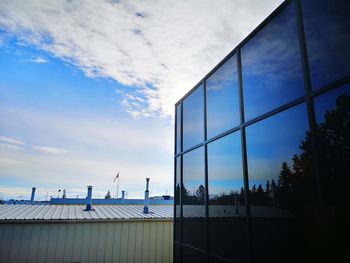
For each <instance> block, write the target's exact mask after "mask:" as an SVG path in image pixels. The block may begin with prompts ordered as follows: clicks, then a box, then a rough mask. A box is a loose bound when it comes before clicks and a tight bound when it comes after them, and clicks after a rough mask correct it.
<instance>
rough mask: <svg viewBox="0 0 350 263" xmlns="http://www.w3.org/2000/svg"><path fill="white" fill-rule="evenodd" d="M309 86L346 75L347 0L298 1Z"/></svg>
mask: <svg viewBox="0 0 350 263" xmlns="http://www.w3.org/2000/svg"><path fill="white" fill-rule="evenodd" d="M302 8H303V16H304V29H305V37H306V44H307V52H308V57H309V66H310V74H311V82H312V87H313V88H314V89H317V88H320V87H323V86H325V85H327V84H329V83H331V82H333V81H336V80H339V79H341V78H344V77H346V76H347V75H349V74H350V63H349V61H350V49H349V44H350V19H349V17H350V1H348V0H307V1H302Z"/></svg>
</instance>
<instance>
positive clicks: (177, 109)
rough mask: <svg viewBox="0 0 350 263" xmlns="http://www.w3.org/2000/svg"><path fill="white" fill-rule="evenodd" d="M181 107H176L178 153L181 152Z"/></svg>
mask: <svg viewBox="0 0 350 263" xmlns="http://www.w3.org/2000/svg"><path fill="white" fill-rule="evenodd" d="M181 105H182V104H181V103H180V104H179V105H177V106H176V153H180V152H181Z"/></svg>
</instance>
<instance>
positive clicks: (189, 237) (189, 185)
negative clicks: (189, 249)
mask: <svg viewBox="0 0 350 263" xmlns="http://www.w3.org/2000/svg"><path fill="white" fill-rule="evenodd" d="M204 186H205V182H204V147H200V148H198V149H195V150H192V151H190V152H188V153H186V154H184V155H183V186H182V199H181V201H182V204H183V208H182V209H183V211H182V213H183V221H182V222H183V232H182V235H183V242H184V243H187V244H189V245H192V246H195V247H198V248H201V249H205V247H206V231H205V229H206V227H205V194H206V190H205V187H204Z"/></svg>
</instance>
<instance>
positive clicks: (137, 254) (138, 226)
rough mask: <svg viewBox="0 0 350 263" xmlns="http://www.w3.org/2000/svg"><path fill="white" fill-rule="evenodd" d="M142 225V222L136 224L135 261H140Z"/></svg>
mask: <svg viewBox="0 0 350 263" xmlns="http://www.w3.org/2000/svg"><path fill="white" fill-rule="evenodd" d="M143 226H144V223H137V224H136V240H137V242H136V244H135V251H134V252H135V262H141V261H142V245H143V243H142V239H143Z"/></svg>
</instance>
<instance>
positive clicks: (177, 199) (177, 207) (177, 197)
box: [175, 156, 181, 241]
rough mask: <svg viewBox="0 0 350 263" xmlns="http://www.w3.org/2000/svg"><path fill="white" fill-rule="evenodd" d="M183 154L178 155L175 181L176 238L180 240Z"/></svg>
mask: <svg viewBox="0 0 350 263" xmlns="http://www.w3.org/2000/svg"><path fill="white" fill-rule="evenodd" d="M180 185H181V156H178V157H176V182H175V240H176V241H180V240H181V237H180V233H181V228H180V217H181V206H180V194H181V188H180Z"/></svg>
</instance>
